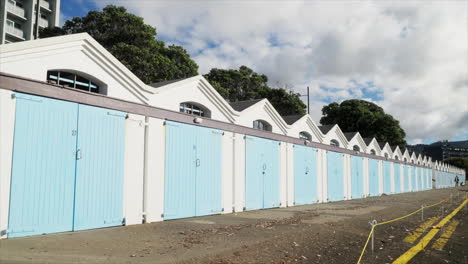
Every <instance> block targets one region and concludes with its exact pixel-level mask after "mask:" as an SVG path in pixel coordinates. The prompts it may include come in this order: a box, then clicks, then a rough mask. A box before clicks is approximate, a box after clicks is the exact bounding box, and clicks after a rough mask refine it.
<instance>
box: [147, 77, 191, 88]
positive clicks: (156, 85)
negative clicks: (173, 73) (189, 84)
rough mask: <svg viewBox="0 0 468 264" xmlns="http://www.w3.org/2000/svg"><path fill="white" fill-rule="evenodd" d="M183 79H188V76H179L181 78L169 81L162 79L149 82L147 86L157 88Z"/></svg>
mask: <svg viewBox="0 0 468 264" xmlns="http://www.w3.org/2000/svg"><path fill="white" fill-rule="evenodd" d="M185 79H188V78H181V79H177V80H170V81H163V82H157V83H151V84H149V86H151V87H153V88H159V87H161V86H166V85H168V84H171V83H176V82H180V81H183V80H185Z"/></svg>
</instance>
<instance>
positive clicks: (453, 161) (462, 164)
mask: <svg viewBox="0 0 468 264" xmlns="http://www.w3.org/2000/svg"><path fill="white" fill-rule="evenodd" d="M444 162H445V163H448V164H450V165H453V166H455V167H458V168H460V169H464V170H465V175H468V159H464V158H450V159H446V160H444ZM460 180H461V181H462V180H463V179H460Z"/></svg>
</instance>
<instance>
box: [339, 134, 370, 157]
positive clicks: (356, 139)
mask: <svg viewBox="0 0 468 264" xmlns="http://www.w3.org/2000/svg"><path fill="white" fill-rule="evenodd" d="M344 135H345V137H346V139H347V140H348V142H349V145H348V149H350V150H353V147H354V145H357V146H358V147H359V149H360V151H361V152H364V153H365V152H366V150H367V145H366V142H364V139H363V138H362V137H361V134H360V133H359V132H348V133H344Z"/></svg>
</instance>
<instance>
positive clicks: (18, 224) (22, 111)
mask: <svg viewBox="0 0 468 264" xmlns="http://www.w3.org/2000/svg"><path fill="white" fill-rule="evenodd" d="M16 98H17V104H16V121H15V135H14V151H13V152H14V153H13V168H12V182H11V195H10V215H9V227H8V230H7V232H8V237H20V236H29V235H37V234H44V233H54V232H64V231H72V230H81V229H88V228H97V227H106V226H112V225H119V224H121V223H122V218H123V212H122V211H123V210H122V204H123V200H122V192H123V156H124V131H125V114H123V113H121V112H117V111H112V110H107V109H100V108H96V107H90V106H84V105H78V104H76V103H70V102H64V101H60V100H54V99H49V98H44V97H39V96H32V95H26V94H16Z"/></svg>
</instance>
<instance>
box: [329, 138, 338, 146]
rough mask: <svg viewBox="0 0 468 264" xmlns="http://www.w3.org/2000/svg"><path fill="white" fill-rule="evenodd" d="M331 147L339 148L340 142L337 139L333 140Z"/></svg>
mask: <svg viewBox="0 0 468 264" xmlns="http://www.w3.org/2000/svg"><path fill="white" fill-rule="evenodd" d="M330 145H332V146H335V147H339V146H340V142H338V140H336V139H332V140H330Z"/></svg>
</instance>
